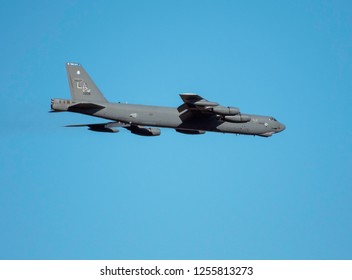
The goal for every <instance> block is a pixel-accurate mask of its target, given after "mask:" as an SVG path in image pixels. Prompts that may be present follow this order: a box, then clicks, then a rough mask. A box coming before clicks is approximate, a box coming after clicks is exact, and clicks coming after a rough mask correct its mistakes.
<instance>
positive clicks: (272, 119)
mask: <svg viewBox="0 0 352 280" xmlns="http://www.w3.org/2000/svg"><path fill="white" fill-rule="evenodd" d="M269 120H271V121H276V122H277V120H276V119H275V118H274V117H270V118H269Z"/></svg>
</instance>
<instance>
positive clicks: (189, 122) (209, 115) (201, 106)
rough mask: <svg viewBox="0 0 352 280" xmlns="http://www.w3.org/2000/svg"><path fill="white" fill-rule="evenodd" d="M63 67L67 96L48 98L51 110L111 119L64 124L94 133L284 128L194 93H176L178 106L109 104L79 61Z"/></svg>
mask: <svg viewBox="0 0 352 280" xmlns="http://www.w3.org/2000/svg"><path fill="white" fill-rule="evenodd" d="M66 70H67V75H68V82H69V86H70V93H71V99H59V98H53V99H51V109H52V111H51V112H64V111H68V112H75V113H80V114H85V115H90V116H94V117H99V118H103V119H107V120H111V121H110V122H105V123H93V124H78V125H67V127H82V126H86V127H88V129H89V130H92V131H98V132H118V131H119V130H118V128H119V127H122V128H125V129H128V130H129V131H130V132H131V133H134V134H137V135H142V136H158V135H160V132H161V131H160V129H159V128H157V127H166V128H173V129H175V130H176V131H177V132H180V133H184V134H204V133H205V132H206V131H212V132H222V133H233V134H247V135H258V136H263V137H269V136H272V135H273V134H274V133H278V132H280V131H283V130H284V129H285V126H284V125H283V124H282V123H280V122H278V121H277V120H276V119H275V118H273V117H269V116H259V115H252V114H243V113H241V112H240V110H239V108H236V107H225V106H221V105H220V104H219V103H217V102H211V101H208V100H206V99H204V98H203V97H201V96H199V95H197V94H194V93H182V94H180V97H181V99H182V101H183V104H181V105H180V106H179V107H178V108H171V107H160V106H146V105H133V104H123V103H110V102H109V101H108V100H106V99H105V97H104V96H103V95H102V93H101V92H100V90H99V89H98V87H97V86H96V85H95V84H94V82H93V80H92V79H91V78H90V77H89V75H88V74H87V72H86V71H85V70H84V68H83V67H82V65H81V64H79V63H72V62H70V63H67V64H66ZM145 126H148V127H145ZM149 126H151V127H149Z"/></svg>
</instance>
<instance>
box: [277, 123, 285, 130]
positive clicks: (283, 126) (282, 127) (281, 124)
mask: <svg viewBox="0 0 352 280" xmlns="http://www.w3.org/2000/svg"><path fill="white" fill-rule="evenodd" d="M285 129H286V126H285V125H284V124H283V123H280V125H279V130H280V132H281V131H284V130H285Z"/></svg>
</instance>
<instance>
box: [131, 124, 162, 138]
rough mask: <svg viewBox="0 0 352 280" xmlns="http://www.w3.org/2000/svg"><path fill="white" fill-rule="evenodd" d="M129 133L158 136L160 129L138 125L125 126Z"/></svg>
mask: <svg viewBox="0 0 352 280" xmlns="http://www.w3.org/2000/svg"><path fill="white" fill-rule="evenodd" d="M127 129H128V130H129V131H131V133H133V134H137V135H140V136H159V135H160V133H161V131H160V129H159V128H152V127H140V126H131V127H130V128H127Z"/></svg>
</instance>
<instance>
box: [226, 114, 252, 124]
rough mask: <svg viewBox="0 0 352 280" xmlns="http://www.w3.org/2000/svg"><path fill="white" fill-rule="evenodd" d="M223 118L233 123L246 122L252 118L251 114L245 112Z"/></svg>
mask: <svg viewBox="0 0 352 280" xmlns="http://www.w3.org/2000/svg"><path fill="white" fill-rule="evenodd" d="M223 120H224V121H227V122H233V123H245V122H249V121H250V120H251V116H249V115H245V114H237V115H235V116H224V117H223Z"/></svg>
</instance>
